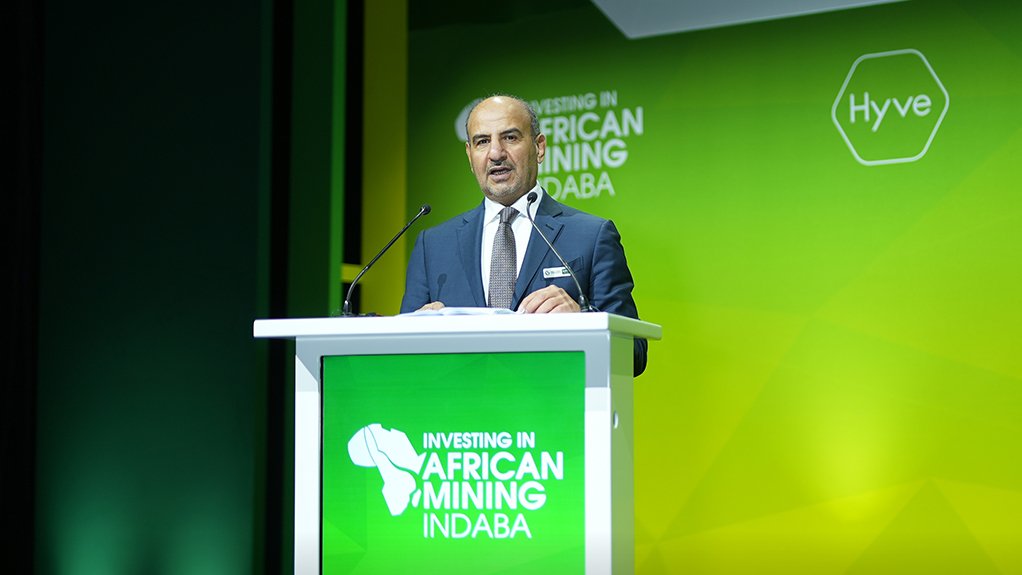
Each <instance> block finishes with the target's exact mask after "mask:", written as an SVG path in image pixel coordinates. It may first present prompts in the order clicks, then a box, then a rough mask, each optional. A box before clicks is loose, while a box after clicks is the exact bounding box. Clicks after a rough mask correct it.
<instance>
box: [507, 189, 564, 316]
mask: <svg viewBox="0 0 1022 575" xmlns="http://www.w3.org/2000/svg"><path fill="white" fill-rule="evenodd" d="M561 211H562V210H561V204H559V203H557V202H556V201H554V199H553V198H551V197H550V196H549V195H544V197H543V201H541V202H540V204H539V210H538V211H537V212H536V226H537V227H539V229H541V230H543V233H544V234H545V235H546V237H547V239H548V240H550V243H554V242H556V241H557V236H558V235H559V234H560V233H561V228H563V227H564V225H563V224H561V223H560V222H558V221H557V220H556V218H557V217H558V216H560V215H561ZM548 253H550V247H549V246H547V245H546V242H544V241H543V238H541V237H539V234H537V233H536V232H535V230H533V232H532V234H531V235H530V236H529V247H528V248H526V250H525V260H523V261H522V269H521V270H520V271H519V272H518V281H517V282H515V295H514V298H513V300H512V301H513V305H512V309H516V308H517V307H518V304H519V303H521V301H522V298H524V297H525V296H526V295H528V294H526V290H527V289H528V288H529V286H530V285H532V281H533V279H534V278H535V276H536V274H537V273H539V267H540V265H541V264H542V263H543V260H544V259H546V256H547V254H548Z"/></svg>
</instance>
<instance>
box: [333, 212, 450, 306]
mask: <svg viewBox="0 0 1022 575" xmlns="http://www.w3.org/2000/svg"><path fill="white" fill-rule="evenodd" d="M431 209H432V208H430V207H429V204H422V207H421V208H419V213H417V214H415V217H414V218H412V219H411V220H410V221H409V222H408V223H407V224H405V227H403V228H401V231H400V232H398V233H397V235H396V236H394V237H393V238H392V239H391V240H390V242H388V243H387V245H385V246H383V249H382V250H380V253H378V254H376V257H374V258H373V259H372V261H370V262H369V263H368V264H366V267H364V268H362V271H360V272H358V275H357V276H355V280H354V281H353V282H351V287H349V288H348V295H347V296H345V298H344V305H343V306H342V307H341V315H342V316H345V317H350V316H353V315H355V314H353V313H351V294H352V292H353V291H355V286H356V285H357V284H358V280H360V279H362V276H363V275H364V274H365V273H366V272H367V271H369V268H371V267H372V266H373V264H375V263H376V260H378V259H380V257H381V256H382V255H383V254H384V253H386V252H387V250H389V249H390V246H392V245H394V242H396V241H397V239H398V238H400V237H401V235H402V234H404V233H405V232H406V231H407V230H408V228H410V227H412V224H414V223H415V220H417V219H419V218H421V217H422V216H424V215H426V214H428V213H429V212H430V210H431Z"/></svg>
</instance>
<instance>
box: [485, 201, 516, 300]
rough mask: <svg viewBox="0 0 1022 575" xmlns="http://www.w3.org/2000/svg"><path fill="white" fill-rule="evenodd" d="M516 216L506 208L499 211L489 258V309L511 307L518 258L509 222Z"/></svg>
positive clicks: (511, 209)
mask: <svg viewBox="0 0 1022 575" xmlns="http://www.w3.org/2000/svg"><path fill="white" fill-rule="evenodd" d="M517 216H518V210H516V209H514V208H512V207H507V208H504V209H503V210H501V211H500V224H498V225H497V235H496V236H495V237H494V238H493V254H492V255H491V256H490V301H489V306H490V307H504V308H510V307H511V298H512V297H513V296H514V293H515V280H516V279H517V276H518V269H517V268H518V258H517V254H516V253H515V233H514V232H513V231H511V222H513V221H514V219H515V217H517Z"/></svg>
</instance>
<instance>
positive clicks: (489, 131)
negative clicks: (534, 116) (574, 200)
mask: <svg viewBox="0 0 1022 575" xmlns="http://www.w3.org/2000/svg"><path fill="white" fill-rule="evenodd" d="M465 153H466V154H468V162H469V164H470V165H471V166H472V172H473V173H475V175H476V180H478V182H479V187H480V189H482V191H483V194H485V195H486V197H487V198H490V199H491V200H493V201H495V202H497V203H499V204H503V205H505V206H510V205H511V204H513V203H515V200H517V199H518V198H520V197H522V195H523V194H525V193H526V192H528V191H529V190H531V189H532V188H533V186H535V185H536V174H537V172H538V171H539V163H540V162H542V161H543V157H544V156H545V155H546V137H545V136H543V135H542V134H540V135H539V136H536V137H534V134H533V133H532V128H531V127H530V125H529V113H528V111H526V109H525V107H524V106H522V104H521V103H520V102H518V101H516V100H513V99H511V98H503V97H500V96H497V97H494V98H489V99H487V100H484V101H483V102H481V103H480V104H479V105H478V106H476V108H475V110H473V111H472V115H471V116H469V119H468V142H466V144H465Z"/></svg>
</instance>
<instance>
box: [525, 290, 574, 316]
mask: <svg viewBox="0 0 1022 575" xmlns="http://www.w3.org/2000/svg"><path fill="white" fill-rule="evenodd" d="M518 311H521V312H525V313H561V312H577V311H579V307H578V302H577V301H575V300H573V299H571V296H569V295H568V292H566V291H564V290H563V289H561V288H559V287H557V286H554V285H550V286H546V287H545V288H543V289H541V290H536V291H534V292H532V293H530V294H529V295H527V296H525V299H523V300H522V303H521V305H519V306H518Z"/></svg>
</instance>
